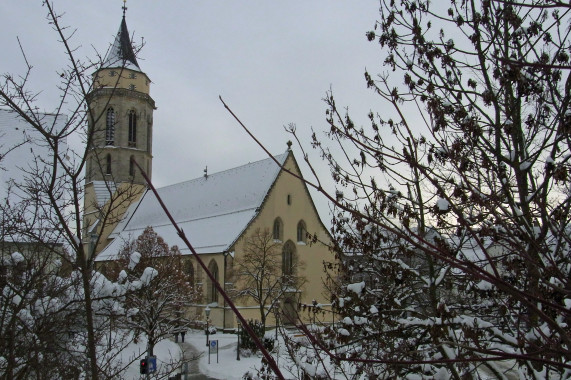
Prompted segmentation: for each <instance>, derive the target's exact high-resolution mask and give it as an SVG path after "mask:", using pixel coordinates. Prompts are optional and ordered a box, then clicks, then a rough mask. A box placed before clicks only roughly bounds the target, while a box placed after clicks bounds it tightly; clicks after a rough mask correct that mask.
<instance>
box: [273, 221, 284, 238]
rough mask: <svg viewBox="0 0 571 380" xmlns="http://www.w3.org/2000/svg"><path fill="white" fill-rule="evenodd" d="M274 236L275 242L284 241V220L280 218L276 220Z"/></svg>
mask: <svg viewBox="0 0 571 380" xmlns="http://www.w3.org/2000/svg"><path fill="white" fill-rule="evenodd" d="M273 236H274V240H282V237H283V223H282V220H281V219H280V218H276V220H274V229H273Z"/></svg>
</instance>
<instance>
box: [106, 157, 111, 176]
mask: <svg viewBox="0 0 571 380" xmlns="http://www.w3.org/2000/svg"><path fill="white" fill-rule="evenodd" d="M105 174H111V155H110V154H108V155H107V157H105Z"/></svg>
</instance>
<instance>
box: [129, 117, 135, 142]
mask: <svg viewBox="0 0 571 380" xmlns="http://www.w3.org/2000/svg"><path fill="white" fill-rule="evenodd" d="M129 146H132V147H136V146H137V114H136V113H135V111H134V110H131V111H129Z"/></svg>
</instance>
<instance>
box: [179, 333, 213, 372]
mask: <svg viewBox="0 0 571 380" xmlns="http://www.w3.org/2000/svg"><path fill="white" fill-rule="evenodd" d="M178 345H179V346H180V348H181V349H182V352H183V357H184V362H185V363H188V374H187V376H186V377H184V375H182V377H181V379H182V380H184V379H187V380H218V379H216V378H214V377H209V376H206V375H203V374H201V373H200V369H199V366H198V359H197V357H198V356H199V355H200V352H198V350H196V349H195V348H194V347H193V346H192V345H191V344H190V343H187V342H185V343H178Z"/></svg>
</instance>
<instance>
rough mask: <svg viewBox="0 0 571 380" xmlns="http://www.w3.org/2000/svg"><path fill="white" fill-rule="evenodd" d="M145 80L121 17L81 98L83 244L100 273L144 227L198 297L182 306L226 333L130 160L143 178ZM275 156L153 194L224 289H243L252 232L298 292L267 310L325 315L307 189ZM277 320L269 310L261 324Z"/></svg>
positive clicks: (211, 290)
mask: <svg viewBox="0 0 571 380" xmlns="http://www.w3.org/2000/svg"><path fill="white" fill-rule="evenodd" d="M150 83H151V80H150V79H149V76H148V75H147V74H146V73H145V72H143V71H142V70H141V68H140V66H139V64H138V62H137V59H136V56H135V54H134V51H133V46H132V43H131V41H130V39H129V32H128V30H127V24H126V21H125V14H123V19H122V21H121V25H120V28H119V32H118V33H117V36H116V38H115V41H114V43H113V45H112V47H111V49H110V50H109V52H108V54H107V56H106V57H105V59H104V61H103V65H102V66H101V67H100V68H99V69H98V70H97V71H96V72H95V73H94V74H93V87H92V91H91V92H90V94H89V95H88V98H87V102H88V103H89V109H90V110H91V115H92V116H91V117H90V118H89V128H90V130H91V131H92V134H91V135H92V136H93V137H92V139H91V140H90V141H88V144H89V145H88V147H89V148H88V155H87V160H86V177H85V189H84V191H85V204H84V227H83V236H84V241H83V244H84V246H85V247H86V248H87V249H88V251H89V252H91V253H92V254H93V255H95V262H96V265H98V266H100V267H101V266H105V265H106V264H107V263H112V262H113V261H114V260H116V259H117V257H118V255H119V252H120V250H121V248H122V246H124V244H125V243H127V242H129V241H133V240H135V239H136V238H137V237H138V236H139V235H141V233H142V232H143V231H144V230H145V228H146V227H148V226H150V227H152V228H153V229H154V231H155V232H156V233H157V234H158V235H159V236H161V237H162V238H163V239H164V240H165V242H166V243H167V244H168V245H169V246H174V245H176V246H178V247H179V248H180V251H181V253H182V255H183V259H184V262H185V268H186V269H185V270H186V271H187V273H188V278H189V281H191V282H192V285H194V286H196V287H197V288H198V289H202V295H203V296H202V299H201V301H200V302H199V303H198V304H196V305H189V306H190V307H191V308H193V310H194V312H195V313H197V314H199V315H204V313H203V310H204V309H205V308H206V307H208V308H209V309H210V319H211V323H212V324H213V325H214V326H216V327H217V328H221V329H231V328H234V327H235V326H236V318H235V316H234V315H233V312H232V310H231V309H230V308H229V307H228V305H226V303H225V301H224V299H223V298H222V296H221V295H219V294H218V292H217V291H216V288H215V287H214V286H213V284H212V282H211V280H210V279H209V277H208V276H206V274H205V273H204V271H203V270H202V268H201V267H200V266H199V265H198V264H197V262H196V260H195V258H194V257H193V255H192V253H191V252H190V251H189V249H188V248H187V247H186V246H185V245H184V243H183V241H182V240H181V239H180V238H179V237H178V235H177V233H176V230H175V228H174V227H173V226H172V225H171V224H170V222H169V219H168V217H167V215H166V214H165V213H164V211H163V210H162V209H161V207H160V204H159V202H158V200H157V198H156V197H155V195H154V194H153V192H152V191H151V190H150V189H148V188H147V184H146V182H145V180H144V178H143V177H142V175H141V174H140V172H139V171H138V170H137V169H136V167H135V166H134V164H133V162H134V161H136V162H137V163H138V164H139V165H140V166H141V167H142V168H143V170H144V171H145V172H146V173H147V175H148V176H149V177H151V174H152V161H153V154H152V145H153V112H154V110H155V109H156V107H155V101H154V100H153V98H152V97H151V95H150ZM93 115H98V116H97V117H96V116H93ZM284 148H286V147H285V146H284ZM261 158H263V157H261ZM157 159H159V160H160V157H157ZM274 159H275V161H277V162H278V163H279V164H280V165H281V167H280V166H279V165H278V164H276V162H275V161H274ZM274 159H272V158H269V157H268V158H265V159H261V160H260V161H257V162H251V163H246V164H244V165H241V166H238V167H234V168H231V169H228V170H225V171H222V172H219V173H212V174H210V173H205V175H204V176H202V177H200V178H195V179H191V180H189V181H184V182H181V183H177V184H172V185H170V186H165V187H163V188H160V189H157V190H158V193H159V195H160V197H161V198H162V200H163V201H164V203H165V205H166V207H167V208H168V209H169V210H170V212H171V214H172V215H173V217H174V219H175V221H176V222H177V223H178V224H179V226H180V227H181V228H182V229H183V230H184V232H185V235H186V237H187V238H188V240H189V241H190V243H191V244H192V246H193V247H194V249H195V250H196V252H197V253H198V254H199V255H200V257H201V259H202V261H203V262H204V263H205V264H206V265H207V266H208V269H209V271H210V272H211V273H212V275H213V276H214V278H215V279H216V280H217V281H218V283H219V284H220V285H221V286H222V288H224V289H226V290H228V291H230V290H235V289H239V288H240V287H241V286H243V284H242V285H241V284H240V281H241V280H240V278H239V277H237V275H236V273H237V271H236V270H235V268H237V267H239V266H240V263H241V260H244V257H245V256H244V255H245V254H246V253H245V251H246V249H247V246H248V242H249V241H250V239H252V236H254V235H256V234H260V231H268V233H269V234H270V235H271V242H272V244H273V245H274V246H275V247H277V249H279V254H280V255H281V268H279V270H280V271H281V274H280V275H281V276H286V275H291V274H293V273H294V272H295V275H296V276H297V277H299V278H303V281H302V282H300V286H299V287H296V288H291V289H287V291H284V292H283V293H282V295H281V296H280V299H279V300H273V301H274V302H272V304H273V305H274V308H279V309H280V313H282V314H283V315H287V316H289V317H290V318H291V317H294V318H295V317H297V316H299V317H301V318H302V320H304V321H306V322H307V321H309V319H308V318H309V316H308V314H307V313H301V312H300V311H299V309H300V305H313V306H314V307H315V305H316V304H319V305H320V306H322V305H323V307H324V309H323V310H325V309H327V304H328V303H329V300H330V295H329V294H328V292H327V291H326V288H325V286H324V283H325V277H326V276H325V272H324V263H325V262H332V261H333V260H334V256H335V255H334V253H333V252H331V251H330V249H329V245H330V244H329V243H330V241H331V237H330V235H329V233H328V231H327V228H326V227H325V226H324V224H323V223H322V221H321V220H320V218H319V215H318V212H317V210H316V207H315V205H314V203H313V201H312V198H311V196H310V193H309V191H308V189H307V186H306V185H305V183H303V181H301V180H300V179H298V178H295V177H294V176H292V175H291V174H289V173H287V172H286V171H285V170H284V169H282V167H283V168H286V169H287V170H289V171H291V172H293V173H296V174H297V175H298V176H300V177H301V171H300V169H299V166H298V164H297V161H296V158H295V156H294V154H293V152H292V151H291V149H290V146H289V145H288V146H287V149H284V152H282V153H279V154H276V155H275V156H274ZM235 303H236V306H237V307H238V309H239V310H240V312H241V313H242V314H243V315H244V317H245V318H247V319H260V317H259V316H260V312H259V310H258V309H257V307H256V304H255V303H254V302H253V301H252V300H249V299H248V298H247V297H240V298H237V299H236V300H235ZM274 311H275V310H274ZM277 314H279V313H270V315H269V319H268V325H271V324H272V323H273V322H272V321H274V319H273V315H277ZM326 318H330V317H326ZM290 320H291V319H290Z"/></svg>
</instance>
